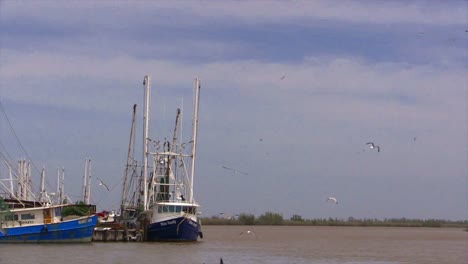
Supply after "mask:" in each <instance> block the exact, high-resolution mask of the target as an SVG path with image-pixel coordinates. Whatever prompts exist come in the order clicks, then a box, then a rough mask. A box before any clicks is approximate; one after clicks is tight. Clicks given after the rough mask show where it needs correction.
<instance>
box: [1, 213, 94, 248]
mask: <svg viewBox="0 0 468 264" xmlns="http://www.w3.org/2000/svg"><path fill="white" fill-rule="evenodd" d="M96 223H97V216H96V215H93V216H90V217H88V218H80V219H75V220H69V221H64V222H61V223H54V224H45V225H44V224H43V225H31V226H20V227H11V228H4V229H0V243H5V242H6V243H25V242H26V243H42V242H44V243H68V242H91V238H92V236H93V230H94V227H95V226H96Z"/></svg>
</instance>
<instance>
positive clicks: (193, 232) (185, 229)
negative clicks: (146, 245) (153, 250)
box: [147, 217, 202, 242]
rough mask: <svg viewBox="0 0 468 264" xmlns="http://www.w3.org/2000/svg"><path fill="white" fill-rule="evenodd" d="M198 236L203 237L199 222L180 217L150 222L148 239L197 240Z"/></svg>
mask: <svg viewBox="0 0 468 264" xmlns="http://www.w3.org/2000/svg"><path fill="white" fill-rule="evenodd" d="M198 236H200V237H202V233H201V226H200V224H199V223H197V222H195V221H192V220H191V219H189V218H185V217H178V218H174V219H171V220H167V221H162V222H157V223H151V224H149V226H148V232H147V241H180V242H182V241H197V238H198Z"/></svg>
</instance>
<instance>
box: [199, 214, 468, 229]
mask: <svg viewBox="0 0 468 264" xmlns="http://www.w3.org/2000/svg"><path fill="white" fill-rule="evenodd" d="M200 220H201V221H202V224H203V225H259V226H261V225H279V226H361V227H451V228H464V229H465V231H468V220H460V221H452V220H439V219H406V218H392V219H383V220H381V219H355V218H353V217H349V218H348V219H337V218H318V219H302V217H300V216H298V215H294V216H293V217H291V219H287V220H286V219H283V218H282V216H281V215H280V214H275V213H271V212H267V213H265V214H264V215H261V216H260V217H258V218H255V216H253V215H248V214H241V215H239V216H237V217H235V218H234V217H232V218H221V217H216V216H215V217H205V218H200Z"/></svg>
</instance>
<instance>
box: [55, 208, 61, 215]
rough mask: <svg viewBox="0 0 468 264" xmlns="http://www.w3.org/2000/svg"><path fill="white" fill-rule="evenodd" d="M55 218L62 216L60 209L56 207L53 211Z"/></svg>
mask: <svg viewBox="0 0 468 264" xmlns="http://www.w3.org/2000/svg"><path fill="white" fill-rule="evenodd" d="M54 213H55V217H60V216H62V207H57V208H55V209H54Z"/></svg>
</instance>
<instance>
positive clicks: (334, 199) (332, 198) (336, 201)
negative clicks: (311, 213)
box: [325, 197, 338, 204]
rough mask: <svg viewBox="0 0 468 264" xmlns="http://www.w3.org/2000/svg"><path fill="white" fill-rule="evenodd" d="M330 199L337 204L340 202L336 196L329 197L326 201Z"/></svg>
mask: <svg viewBox="0 0 468 264" xmlns="http://www.w3.org/2000/svg"><path fill="white" fill-rule="evenodd" d="M328 201H333V202H334V203H335V204H338V200H336V198H335V197H328V198H327V200H326V201H325V202H328Z"/></svg>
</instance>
